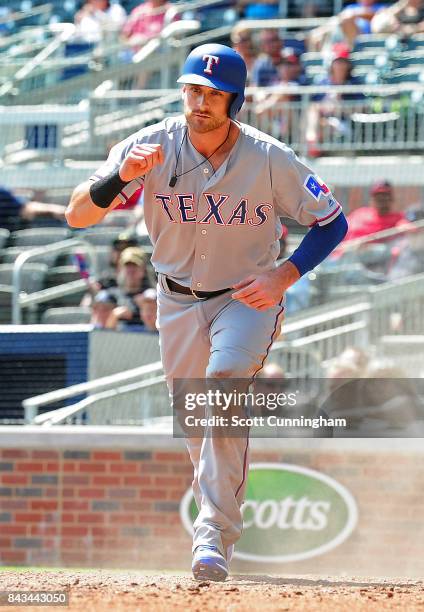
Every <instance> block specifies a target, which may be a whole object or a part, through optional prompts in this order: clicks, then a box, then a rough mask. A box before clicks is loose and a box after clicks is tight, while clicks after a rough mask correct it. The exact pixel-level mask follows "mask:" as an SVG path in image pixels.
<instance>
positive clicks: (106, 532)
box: [91, 525, 120, 538]
mask: <svg viewBox="0 0 424 612" xmlns="http://www.w3.org/2000/svg"><path fill="white" fill-rule="evenodd" d="M91 533H92V534H93V536H94V537H98V538H101V537H106V538H109V537H110V538H113V537H116V538H117V537H118V536H119V533H120V528H119V527H114V526H113V525H105V526H104V527H101V526H97V525H94V526H93V527H92V528H91Z"/></svg>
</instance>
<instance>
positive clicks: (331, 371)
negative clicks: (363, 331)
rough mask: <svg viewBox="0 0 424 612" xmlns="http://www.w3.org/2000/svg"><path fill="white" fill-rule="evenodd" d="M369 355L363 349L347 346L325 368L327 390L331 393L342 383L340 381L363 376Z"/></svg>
mask: <svg viewBox="0 0 424 612" xmlns="http://www.w3.org/2000/svg"><path fill="white" fill-rule="evenodd" d="M368 362H369V355H368V353H366V351H364V350H363V349H361V348H359V347H356V346H349V347H347V348H345V349H344V351H343V352H342V353H340V355H339V356H338V357H336V359H334V360H332V361H331V362H330V364H329V366H328V368H327V380H328V388H329V390H330V391H333V390H334V389H336V388H337V387H339V386H340V385H341V384H342V383H341V382H340V379H346V378H347V379H355V378H361V377H362V376H364V375H365V371H366V368H367V366H368Z"/></svg>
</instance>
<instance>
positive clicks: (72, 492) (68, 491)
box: [62, 487, 77, 497]
mask: <svg viewBox="0 0 424 612" xmlns="http://www.w3.org/2000/svg"><path fill="white" fill-rule="evenodd" d="M76 494H77V490H76V489H75V488H74V487H66V488H63V489H62V496H63V497H75V496H76Z"/></svg>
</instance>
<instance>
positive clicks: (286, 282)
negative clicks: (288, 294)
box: [275, 260, 300, 292]
mask: <svg viewBox="0 0 424 612" xmlns="http://www.w3.org/2000/svg"><path fill="white" fill-rule="evenodd" d="M275 275H276V278H277V280H278V283H279V284H281V287H282V291H283V292H284V291H286V290H287V289H288V288H289V287H291V286H292V285H294V283H295V282H296V281H297V280H299V278H300V274H299V270H298V269H297V268H296V266H295V265H294V264H292V262H291V261H288V260H287V261H284V262H283V263H281V264H280V265H279V266H278V267H277V268H276V270H275Z"/></svg>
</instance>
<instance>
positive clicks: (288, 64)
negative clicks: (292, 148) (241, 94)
mask: <svg viewBox="0 0 424 612" xmlns="http://www.w3.org/2000/svg"><path fill="white" fill-rule="evenodd" d="M300 57H301V53H300V51H298V50H297V49H294V48H292V47H285V48H284V49H282V51H281V60H280V64H279V65H278V67H277V68H278V73H277V76H276V80H275V83H274V84H273V85H272V87H273V88H274V87H275V89H276V91H275V92H272V93H270V94H264V93H263V92H262V91H261V90H259V91H258V93H257V97H256V99H258V100H259V102H258V104H257V107H256V114H257V115H258V116H259V117H266V116H267V115H268V120H269V122H270V123H272V128H271V129H270V128H269V127H268V126H264V127H266V129H265V131H268V132H270V133H271V135H273V136H275V138H278V139H279V140H286V141H290V140H291V138H290V136H291V132H292V125H293V126H297V125H298V121H299V114H298V112H297V111H296V110H295V109H293V108H291V107H290V106H289V105H287V106H283V107H282V108H279V109H278V111H277V112H275V111H276V108H275V107H276V105H279V104H281V103H282V102H298V101H299V100H300V96H299V95H298V94H291V93H288V92H287V93H278V89H279V88H280V87H281V86H282V85H306V84H307V79H306V77H305V75H304V73H303V66H302V64H301V61H300Z"/></svg>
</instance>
